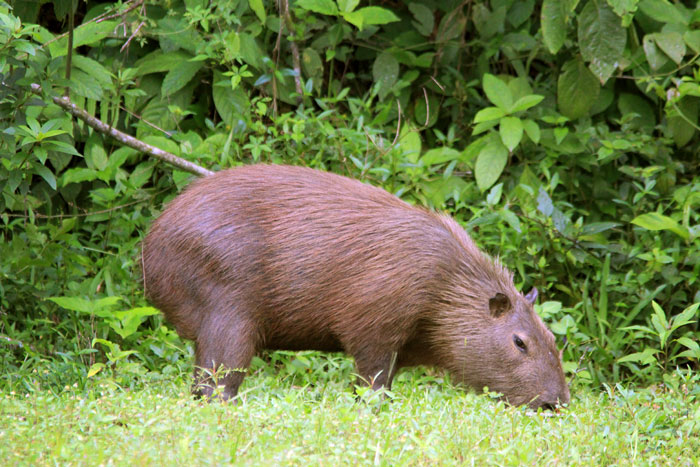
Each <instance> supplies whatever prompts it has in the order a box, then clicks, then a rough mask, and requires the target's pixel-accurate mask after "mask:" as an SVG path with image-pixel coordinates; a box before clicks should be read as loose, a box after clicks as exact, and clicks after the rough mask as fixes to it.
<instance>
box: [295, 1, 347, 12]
mask: <svg viewBox="0 0 700 467" xmlns="http://www.w3.org/2000/svg"><path fill="white" fill-rule="evenodd" d="M294 6H297V7H300V8H303V9H304V10H309V11H313V12H314V13H320V14H322V15H330V16H335V15H337V14H338V7H337V6H336V5H335V2H334V1H333V0H297V1H296V2H294Z"/></svg>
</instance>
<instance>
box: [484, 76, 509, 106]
mask: <svg viewBox="0 0 700 467" xmlns="http://www.w3.org/2000/svg"><path fill="white" fill-rule="evenodd" d="M483 86H484V92H485V93H486V97H488V99H489V100H490V101H491V102H492V103H493V105H495V106H496V107H499V108H500V109H502V110H504V111H506V112H507V111H508V109H510V107H511V106H512V105H513V94H512V93H511V91H510V88H508V86H507V85H506V83H504V82H503V81H501V80H500V79H498V78H496V77H495V76H494V75H492V74H489V73H485V74H484V80H483Z"/></svg>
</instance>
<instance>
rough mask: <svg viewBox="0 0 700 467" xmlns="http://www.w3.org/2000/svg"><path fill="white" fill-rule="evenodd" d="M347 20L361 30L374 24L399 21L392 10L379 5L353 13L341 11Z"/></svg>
mask: <svg viewBox="0 0 700 467" xmlns="http://www.w3.org/2000/svg"><path fill="white" fill-rule="evenodd" d="M341 15H342V16H343V18H344V19H345V21H347V22H348V23H350V24H352V25H353V26H355V27H357V29H359V30H360V31H362V30H363V29H364V27H365V26H369V25H373V24H387V23H393V22H396V21H399V17H398V16H396V15H395V14H394V13H393V12H392V11H391V10H387V9H386V8H381V7H378V6H367V7H364V8H360V9H359V10H356V11H353V12H351V13H341Z"/></svg>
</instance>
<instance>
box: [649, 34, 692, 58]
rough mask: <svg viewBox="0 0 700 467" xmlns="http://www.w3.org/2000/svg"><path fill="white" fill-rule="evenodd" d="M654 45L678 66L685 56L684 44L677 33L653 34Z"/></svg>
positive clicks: (681, 37)
mask: <svg viewBox="0 0 700 467" xmlns="http://www.w3.org/2000/svg"><path fill="white" fill-rule="evenodd" d="M654 40H655V41H656V45H658V46H659V48H660V49H661V50H663V51H664V53H665V54H666V55H668V56H669V57H671V60H673V61H674V62H676V64H678V65H680V63H681V62H682V61H683V56H684V55H685V42H683V36H681V35H680V34H679V33H677V32H659V33H656V34H654Z"/></svg>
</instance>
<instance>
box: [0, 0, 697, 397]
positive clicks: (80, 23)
mask: <svg viewBox="0 0 700 467" xmlns="http://www.w3.org/2000/svg"><path fill="white" fill-rule="evenodd" d="M72 4H73V3H72V2H68V1H58V0H55V1H53V2H45V3H39V2H12V3H11V6H10V5H7V4H5V3H0V43H2V44H5V45H4V46H3V47H2V48H0V81H1V83H2V84H1V85H0V130H1V132H0V135H1V139H0V141H1V142H0V152H1V154H2V165H0V192H1V193H2V196H1V197H0V206H2V214H1V215H0V218H1V219H2V238H3V241H2V243H0V257H2V258H3V261H2V262H1V263H0V277H1V278H2V280H1V281H0V343H1V344H0V355H1V357H0V358H1V359H2V363H3V365H4V366H5V367H7V368H10V369H11V370H12V371H10V372H7V373H4V374H3V376H2V378H3V379H4V381H5V383H6V384H12V385H14V384H16V383H17V381H18V378H21V375H22V374H23V373H24V372H26V371H29V370H30V369H31V368H32V367H33V365H35V364H37V362H42V361H52V362H55V364H56V366H57V368H59V367H61V368H62V365H68V366H70V367H71V368H72V370H71V371H70V372H63V374H62V376H56V377H55V378H54V380H50V381H49V384H50V385H52V386H53V387H59V388H60V387H63V385H64V384H65V382H66V381H64V379H65V380H69V381H80V384H84V382H85V380H86V379H87V378H88V377H91V376H92V375H94V374H95V372H97V371H100V370H102V369H104V368H117V367H118V366H119V365H122V363H119V362H133V361H136V360H137V359H138V361H140V362H141V363H140V364H142V365H145V366H144V368H146V369H148V370H162V369H163V368H166V367H167V366H168V365H174V364H175V362H176V360H177V358H179V357H180V356H182V354H183V352H185V353H186V352H187V351H186V350H183V346H182V345H181V344H178V343H177V338H176V337H175V336H174V334H173V331H171V330H169V329H168V328H166V327H164V323H163V321H162V318H161V317H160V316H157V315H153V316H151V315H150V310H149V311H148V312H145V311H144V310H146V308H143V307H145V306H146V304H145V302H144V299H143V296H142V293H141V285H140V284H141V279H140V271H139V246H138V242H139V240H140V239H141V238H142V236H143V235H144V232H145V231H146V230H147V228H148V225H149V223H150V221H151V220H152V219H153V218H154V216H156V215H157V214H158V211H159V210H160V209H161V206H162V204H163V203H164V202H166V201H167V200H169V199H171V198H172V197H173V196H174V195H175V193H176V191H177V190H176V188H177V189H181V188H182V187H183V186H185V185H186V184H187V182H188V181H189V180H190V179H191V177H192V176H191V175H189V174H187V173H186V172H183V171H181V170H178V169H173V168H172V167H169V166H167V165H165V164H162V163H160V162H157V161H156V160H154V159H152V158H149V157H146V156H144V155H142V154H140V153H139V152H137V151H135V150H134V149H132V148H129V147H124V146H120V145H119V144H117V143H115V142H114V141H113V140H111V139H108V138H107V137H106V136H104V135H103V134H102V133H100V132H98V131H95V130H93V129H92V128H90V127H89V126H87V125H86V124H85V123H83V122H82V121H74V120H72V118H71V117H70V116H69V115H68V114H67V113H66V112H65V111H64V110H63V109H62V108H61V107H60V106H59V105H57V103H56V100H55V99H54V98H55V97H57V96H60V95H62V94H63V93H64V91H65V90H69V91H70V98H71V99H72V100H73V102H74V103H75V104H76V105H77V106H78V107H80V108H84V109H86V110H87V111H88V112H89V113H90V114H92V115H94V116H96V117H98V118H100V119H101V120H102V121H103V122H105V123H107V124H108V125H110V126H112V127H115V128H117V129H120V130H122V131H124V132H126V133H129V134H132V135H133V136H135V137H137V138H138V139H140V140H141V141H143V142H146V143H149V144H151V145H153V146H156V147H158V148H161V149H163V150H166V151H169V152H171V153H173V154H175V155H177V156H179V157H182V158H184V159H186V160H188V161H191V162H196V163H198V164H200V165H203V166H206V167H209V168H211V169H213V170H215V169H219V168H224V167H229V166H233V165H237V164H241V163H251V162H257V161H263V162H275V163H292V164H303V165H308V166H312V167H317V168H322V169H326V170H332V171H335V172H339V173H342V174H346V175H350V176H353V177H356V178H360V179H363V180H367V181H369V182H371V183H373V184H376V185H381V186H383V187H385V188H386V189H387V190H389V191H391V192H393V193H396V194H397V195H399V196H401V197H403V198H404V199H406V200H408V201H411V202H414V203H417V204H423V205H427V206H431V207H433V208H435V209H439V210H446V211H448V212H450V213H451V214H452V215H453V216H454V217H455V218H456V219H457V220H459V221H460V222H462V224H463V225H464V227H465V228H466V229H467V230H468V231H469V232H470V233H471V234H472V235H473V236H474V238H475V239H476V241H477V243H479V244H480V245H481V246H483V247H484V248H485V249H486V250H487V251H489V252H491V253H492V254H494V255H495V254H498V255H500V257H501V259H502V260H503V262H504V263H505V264H507V265H508V266H509V267H510V268H511V269H513V270H514V271H515V273H516V274H515V280H516V283H517V285H518V286H521V287H523V288H524V289H526V288H529V287H530V286H537V287H538V288H539V289H540V294H541V296H544V297H546V299H545V300H546V301H545V302H544V303H543V304H542V305H540V306H539V307H538V311H539V312H540V313H541V314H542V315H543V316H544V317H545V318H546V319H547V320H548V321H549V322H550V323H551V326H552V329H553V331H554V332H555V333H556V334H557V335H559V336H561V337H566V338H567V340H568V344H567V346H566V350H565V354H564V355H565V360H566V362H567V368H568V370H569V371H570V372H572V373H573V372H576V373H577V374H578V377H579V378H581V379H582V380H583V381H592V382H594V383H596V384H597V383H600V382H604V381H613V380H619V379H621V378H626V379H630V380H634V381H638V382H642V383H650V382H652V381H658V380H660V378H661V377H662V374H663V373H664V372H666V371H668V370H669V369H670V368H671V367H673V366H676V365H678V366H682V367H689V368H693V369H696V370H697V369H698V357H699V356H698V338H697V336H698V323H697V320H698V319H697V317H698V312H697V306H696V305H695V306H694V305H693V304H694V303H695V304H697V303H698V302H700V291H699V289H698V276H700V240H699V236H700V214H698V209H697V206H698V205H699V204H700V177H699V176H698V173H699V171H698V168H699V167H698V158H697V153H698V150H699V149H700V147H699V144H700V138H699V137H698V131H697V130H698V129H699V128H698V102H699V100H698V98H699V97H700V72H699V71H698V67H697V57H698V54H699V53H700V29H698V25H699V24H700V12H699V11H698V10H697V9H695V10H694V9H692V8H689V7H686V6H684V5H683V4H682V3H674V4H671V3H668V2H666V1H665V0H641V1H636V0H633V1H625V2H622V1H615V0H608V1H607V2H605V1H594V0H586V1H583V2H579V1H574V0H568V1H559V0H543V1H538V2H535V1H534V0H526V1H518V2H515V1H512V0H492V1H481V0H480V1H475V2H467V3H464V2H456V1H448V2H433V1H429V0H421V1H415V2H409V3H405V4H404V3H396V4H392V5H391V6H387V5H386V4H381V6H377V5H374V4H371V3H367V2H363V3H360V2H351V1H337V2H336V1H333V0H297V1H296V2H293V3H291V4H290V3H289V2H288V1H287V0H283V1H282V2H281V3H280V4H279V5H281V7H280V8H281V10H278V9H277V8H278V3H277V2H268V1H262V0H251V1H249V2H206V1H203V0H189V1H186V2H183V1H177V0H175V1H172V2H168V4H167V6H166V5H164V4H162V2H155V1H144V2H136V1H131V2H125V3H123V4H114V5H112V4H107V3H97V2H92V1H87V2H79V3H77V10H75V11H74V12H72V11H71V9H70V7H71V5H72ZM71 18H73V19H72V21H73V22H74V23H75V27H74V29H73V33H72V44H73V49H72V50H69V49H68V43H69V35H68V34H67V32H68V31H69V30H70V27H69V26H70V23H71ZM32 84H38V85H40V89H38V88H34V89H32V87H31V85H32ZM116 297H119V300H120V302H119V303H120V309H119V310H116V309H115V308H114V307H111V305H110V306H103V305H104V304H105V303H112V302H114V301H116V300H117V298H116ZM127 330H128V332H127ZM124 352H126V353H124ZM105 364H106V365H107V366H106V367H105V366H102V365H105ZM18 375H19V376H18ZM8 381H9V383H8Z"/></svg>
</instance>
